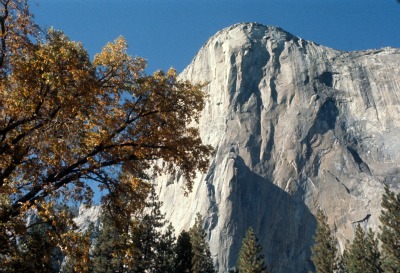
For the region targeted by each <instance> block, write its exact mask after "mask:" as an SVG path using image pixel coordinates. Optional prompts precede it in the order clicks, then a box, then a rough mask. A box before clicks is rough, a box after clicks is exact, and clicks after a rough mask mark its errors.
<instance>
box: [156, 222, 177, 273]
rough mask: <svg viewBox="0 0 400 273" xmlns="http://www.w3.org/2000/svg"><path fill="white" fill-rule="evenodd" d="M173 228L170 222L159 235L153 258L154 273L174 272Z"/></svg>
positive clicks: (174, 242)
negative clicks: (155, 253)
mask: <svg viewBox="0 0 400 273" xmlns="http://www.w3.org/2000/svg"><path fill="white" fill-rule="evenodd" d="M175 245H176V237H175V230H174V227H173V226H172V224H171V223H170V224H169V225H168V227H167V229H166V231H165V232H164V233H163V234H162V235H161V237H160V239H159V242H158V245H157V254H158V255H156V258H155V270H154V272H155V273H174V272H175V267H174V265H175V257H176V254H175Z"/></svg>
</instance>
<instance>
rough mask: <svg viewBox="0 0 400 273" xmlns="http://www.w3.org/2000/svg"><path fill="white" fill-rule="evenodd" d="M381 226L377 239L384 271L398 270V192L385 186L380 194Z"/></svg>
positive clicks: (399, 254) (399, 229)
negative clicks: (379, 244) (379, 242)
mask: <svg viewBox="0 0 400 273" xmlns="http://www.w3.org/2000/svg"><path fill="white" fill-rule="evenodd" d="M379 219H380V220H381V223H382V226H380V229H381V233H380V234H379V239H380V240H381V242H382V254H383V262H382V267H383V269H384V271H385V272H390V273H392V272H393V273H399V272H400V193H397V194H395V193H394V192H392V191H390V189H389V188H388V187H387V186H386V187H385V193H384V194H383V196H382V211H381V215H380V217H379Z"/></svg>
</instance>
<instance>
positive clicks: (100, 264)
mask: <svg viewBox="0 0 400 273" xmlns="http://www.w3.org/2000/svg"><path fill="white" fill-rule="evenodd" d="M100 222H101V226H100V228H99V230H98V237H97V239H96V240H95V244H94V249H93V251H92V255H91V260H92V272H93V273H113V272H122V269H123V267H124V263H123V257H122V254H118V253H121V252H120V251H118V250H120V249H121V248H123V246H124V243H123V241H121V239H122V237H121V232H120V229H118V228H117V226H116V222H115V221H114V219H113V218H112V215H111V214H110V213H109V212H108V211H103V214H102V216H101V218H100Z"/></svg>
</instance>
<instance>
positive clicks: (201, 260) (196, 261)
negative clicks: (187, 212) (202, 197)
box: [189, 213, 215, 273]
mask: <svg viewBox="0 0 400 273" xmlns="http://www.w3.org/2000/svg"><path fill="white" fill-rule="evenodd" d="M189 235H190V242H191V244H192V251H193V257H192V272H193V273H214V272H215V270H214V265H213V261H212V258H211V253H210V248H209V246H208V243H207V241H206V237H207V234H206V232H205V231H204V229H203V218H202V217H201V215H200V213H197V214H196V220H195V224H194V226H193V227H192V228H191V229H190V230H189Z"/></svg>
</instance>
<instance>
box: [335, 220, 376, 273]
mask: <svg viewBox="0 0 400 273" xmlns="http://www.w3.org/2000/svg"><path fill="white" fill-rule="evenodd" d="M343 262H344V267H345V269H346V272H347V273H382V272H383V270H382V267H381V261H380V252H379V249H378V240H376V239H375V238H374V233H373V231H372V230H371V229H370V230H369V232H368V234H366V233H365V232H364V230H363V229H362V227H361V226H360V225H357V227H356V232H355V237H354V240H353V243H352V244H351V245H350V246H349V247H348V248H347V249H346V250H345V251H344V254H343Z"/></svg>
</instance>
